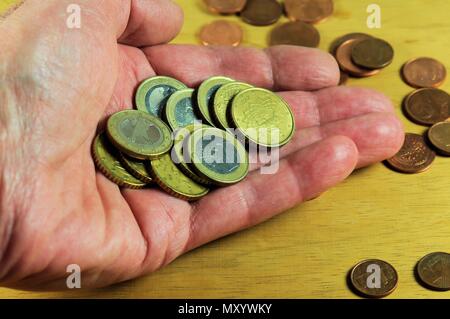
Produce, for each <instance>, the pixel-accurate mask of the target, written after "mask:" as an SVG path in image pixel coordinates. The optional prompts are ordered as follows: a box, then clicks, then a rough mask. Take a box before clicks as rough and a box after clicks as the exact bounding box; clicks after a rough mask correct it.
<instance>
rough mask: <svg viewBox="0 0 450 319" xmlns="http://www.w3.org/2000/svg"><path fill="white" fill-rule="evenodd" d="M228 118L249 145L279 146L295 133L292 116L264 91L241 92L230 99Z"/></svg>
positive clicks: (284, 105)
mask: <svg viewBox="0 0 450 319" xmlns="http://www.w3.org/2000/svg"><path fill="white" fill-rule="evenodd" d="M231 119H232V122H233V124H234V126H233V127H235V128H237V129H238V131H239V132H241V133H242V134H243V135H244V136H245V137H246V138H247V139H248V140H249V141H250V142H252V143H255V144H258V145H261V146H265V147H279V146H283V145H285V144H287V143H288V142H289V141H290V140H291V139H292V137H293V136H294V133H295V122H294V115H293V113H292V111H291V108H290V107H289V105H288V104H287V103H286V102H285V101H284V100H283V99H282V98H281V97H280V96H278V95H276V94H274V93H273V92H270V91H268V90H265V89H259V88H252V89H248V90H245V91H243V92H241V93H239V94H238V95H236V97H235V98H234V99H233V102H232V104H231Z"/></svg>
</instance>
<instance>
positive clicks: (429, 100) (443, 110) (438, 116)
mask: <svg viewBox="0 0 450 319" xmlns="http://www.w3.org/2000/svg"><path fill="white" fill-rule="evenodd" d="M404 111H405V113H406V115H407V116H408V117H409V118H410V119H411V120H412V121H414V122H415V123H418V124H421V125H429V126H431V125H434V124H436V123H439V122H444V121H446V120H447V119H449V118H450V95H449V94H448V93H446V92H445V91H442V90H439V89H434V88H424V89H419V90H416V91H414V92H412V93H411V94H410V95H408V96H407V97H406V99H405V101H404Z"/></svg>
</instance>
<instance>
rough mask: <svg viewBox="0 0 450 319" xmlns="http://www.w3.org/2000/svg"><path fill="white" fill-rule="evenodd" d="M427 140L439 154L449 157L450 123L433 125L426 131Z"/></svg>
mask: <svg viewBox="0 0 450 319" xmlns="http://www.w3.org/2000/svg"><path fill="white" fill-rule="evenodd" d="M428 139H429V140H430V142H431V144H433V146H434V147H435V148H436V149H437V150H438V152H439V153H440V154H442V155H445V156H450V122H441V123H436V124H434V125H433V126H432V127H431V128H430V130H429V131H428Z"/></svg>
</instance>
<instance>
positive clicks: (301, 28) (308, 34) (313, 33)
mask: <svg viewBox="0 0 450 319" xmlns="http://www.w3.org/2000/svg"><path fill="white" fill-rule="evenodd" d="M319 43H320V34H319V31H317V29H316V28H315V27H314V26H312V25H310V24H307V23H305V22H301V21H294V22H287V23H284V24H282V25H280V26H277V27H275V28H274V29H273V30H272V33H271V34H270V43H269V45H271V46H274V45H298V46H303V47H310V48H317V47H318V46H319Z"/></svg>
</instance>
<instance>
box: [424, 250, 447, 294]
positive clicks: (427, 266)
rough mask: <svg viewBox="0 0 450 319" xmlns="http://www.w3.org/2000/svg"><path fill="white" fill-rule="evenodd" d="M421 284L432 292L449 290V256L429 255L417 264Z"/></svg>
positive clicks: (439, 253) (442, 254) (443, 254)
mask: <svg viewBox="0 0 450 319" xmlns="http://www.w3.org/2000/svg"><path fill="white" fill-rule="evenodd" d="M416 269H417V275H418V276H419V278H420V281H421V283H422V284H424V285H425V286H426V287H427V288H431V289H434V290H442V291H445V290H450V254H447V253H441V252H437V253H431V254H428V255H426V256H425V257H423V258H422V259H421V260H420V261H419V262H418V263H417V268H416Z"/></svg>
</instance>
